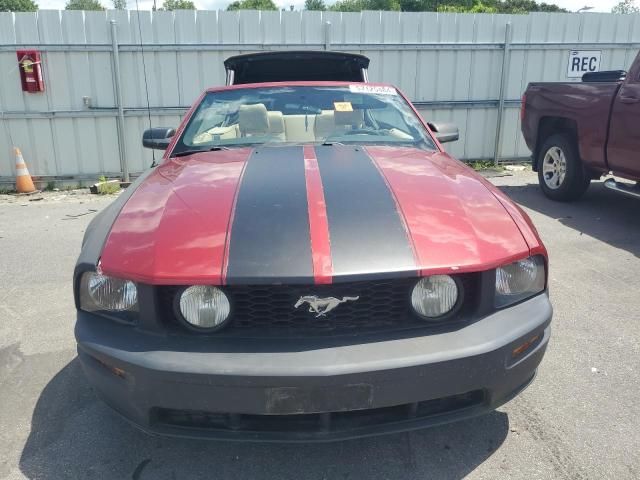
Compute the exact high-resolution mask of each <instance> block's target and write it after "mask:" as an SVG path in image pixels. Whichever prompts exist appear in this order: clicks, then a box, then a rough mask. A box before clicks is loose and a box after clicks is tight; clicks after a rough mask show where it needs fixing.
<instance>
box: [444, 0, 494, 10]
mask: <svg viewBox="0 0 640 480" xmlns="http://www.w3.org/2000/svg"><path fill="white" fill-rule="evenodd" d="M438 11H439V12H461V13H497V12H498V9H497V8H496V7H492V6H490V5H485V4H484V3H482V2H481V1H480V0H474V1H473V5H471V6H470V7H468V6H463V5H440V6H439V7H438Z"/></svg>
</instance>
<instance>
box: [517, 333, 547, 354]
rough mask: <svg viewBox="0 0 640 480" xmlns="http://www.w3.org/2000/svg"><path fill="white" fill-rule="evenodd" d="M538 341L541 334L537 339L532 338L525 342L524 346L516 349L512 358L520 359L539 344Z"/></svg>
mask: <svg viewBox="0 0 640 480" xmlns="http://www.w3.org/2000/svg"><path fill="white" fill-rule="evenodd" d="M538 340H540V334H538V335H536V336H535V337H531V338H530V339H529V340H527V341H526V342H524V343H523V344H522V345H519V346H517V347H516V348H514V349H513V350H512V351H511V357H512V358H516V357H519V356H520V355H522V354H523V353H524V352H526V351H527V350H529V348H530V347H532V346H534V345H535V344H536V343H537V342H538Z"/></svg>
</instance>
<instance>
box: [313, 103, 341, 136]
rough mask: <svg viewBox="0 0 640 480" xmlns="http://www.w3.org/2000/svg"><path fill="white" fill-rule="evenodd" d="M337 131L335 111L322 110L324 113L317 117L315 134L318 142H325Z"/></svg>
mask: <svg viewBox="0 0 640 480" xmlns="http://www.w3.org/2000/svg"><path fill="white" fill-rule="evenodd" d="M335 130H336V120H335V118H334V115H333V110H322V113H320V114H318V115H316V122H315V134H316V140H318V141H320V140H324V139H325V138H327V137H330V136H331V135H333V132H335Z"/></svg>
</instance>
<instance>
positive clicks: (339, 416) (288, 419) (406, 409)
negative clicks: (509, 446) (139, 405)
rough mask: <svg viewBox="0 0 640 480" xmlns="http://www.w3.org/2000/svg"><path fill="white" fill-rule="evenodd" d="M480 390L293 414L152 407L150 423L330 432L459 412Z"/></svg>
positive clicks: (474, 403) (479, 397)
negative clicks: (390, 404) (401, 402)
mask: <svg viewBox="0 0 640 480" xmlns="http://www.w3.org/2000/svg"><path fill="white" fill-rule="evenodd" d="M484 399H485V394H484V392H483V391H482V390H474V391H471V392H467V393H463V394H459V395H452V396H449V397H442V398H435V399H433V400H426V401H422V402H417V403H409V404H405V405H397V406H393V407H382V408H370V409H365V410H352V411H343V412H327V413H313V414H292V415H246V414H233V413H215V412H204V411H199V410H174V409H166V408H154V409H152V411H151V423H152V425H153V426H156V427H163V426H164V427H170V428H179V429H185V430H200V431H210V432H235V433H243V432H244V433H253V434H259V433H271V434H282V435H288V436H292V435H293V436H295V435H296V434H298V435H299V434H307V435H313V434H329V435H330V434H332V433H341V432H349V431H350V430H357V429H360V428H366V427H374V426H384V425H392V424H394V423H400V422H406V421H410V420H417V419H428V418H434V417H437V416H439V415H446V414H452V413H459V412H461V411H462V410H466V409H470V408H473V407H478V406H480V405H482V404H483V402H484Z"/></svg>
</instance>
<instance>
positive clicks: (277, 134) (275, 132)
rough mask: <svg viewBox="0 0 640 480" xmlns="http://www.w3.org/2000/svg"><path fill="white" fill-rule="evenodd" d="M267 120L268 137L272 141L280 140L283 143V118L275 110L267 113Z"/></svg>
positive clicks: (285, 138)
mask: <svg viewBox="0 0 640 480" xmlns="http://www.w3.org/2000/svg"><path fill="white" fill-rule="evenodd" d="M267 118H268V119H269V136H270V137H271V138H273V139H276V138H277V139H280V140H282V141H283V142H285V141H286V140H287V137H286V135H285V129H284V118H283V116H282V112H278V111H276V110H274V111H272V112H267Z"/></svg>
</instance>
